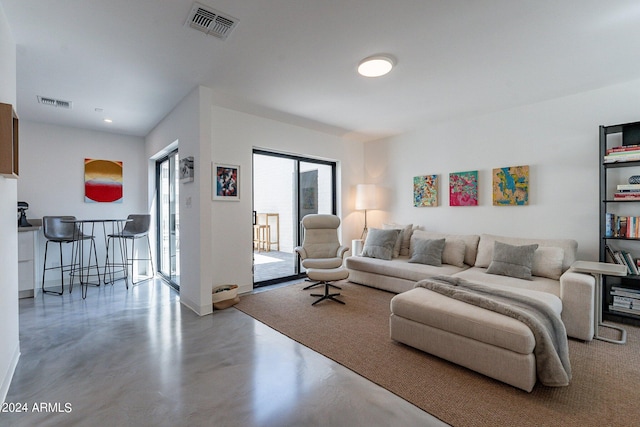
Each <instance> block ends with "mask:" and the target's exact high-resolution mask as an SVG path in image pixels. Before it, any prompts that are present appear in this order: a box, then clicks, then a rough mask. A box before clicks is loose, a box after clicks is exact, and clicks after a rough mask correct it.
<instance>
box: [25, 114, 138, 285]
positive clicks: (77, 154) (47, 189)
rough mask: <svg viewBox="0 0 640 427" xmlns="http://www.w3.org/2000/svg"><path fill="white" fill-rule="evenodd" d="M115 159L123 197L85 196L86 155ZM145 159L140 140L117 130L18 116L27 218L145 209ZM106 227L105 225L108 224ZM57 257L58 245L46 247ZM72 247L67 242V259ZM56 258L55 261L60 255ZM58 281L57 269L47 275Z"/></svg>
mask: <svg viewBox="0 0 640 427" xmlns="http://www.w3.org/2000/svg"><path fill="white" fill-rule="evenodd" d="M85 158H91V159H104V160H119V161H122V162H123V165H122V166H123V171H122V173H123V176H122V178H123V200H122V203H86V202H85V201H84V159H85ZM145 166H146V162H145V157H144V140H143V139H142V138H138V137H134V136H124V135H117V134H112V133H106V132H97V131H91V130H83V129H76V128H70V127H65V126H55V125H50V124H42V123H35V122H25V121H21V122H20V179H19V181H18V198H19V199H20V200H22V201H26V202H27V203H29V210H28V211H27V218H42V217H43V216H45V215H74V216H76V217H77V218H80V219H91V218H94V219H102V218H103V219H109V218H126V217H127V215H129V214H132V213H147V212H148V210H147V203H146V202H147V193H146V184H147V182H146V178H147V175H146V167H145ZM107 231H109V230H107ZM95 235H96V237H97V238H98V242H97V248H98V257H99V259H100V260H102V259H103V257H104V243H103V242H104V240H102V238H103V233H102V228H99V229H96V231H95ZM39 237H40V257H39V259H40V260H43V259H44V245H45V241H46V240H45V238H44V236H43V234H42V231H40V236H39ZM50 249H51V250H54V252H53V254H54V255H55V256H53V257H49V259H48V260H47V265H48V266H52V265H53V264H52V263H53V262H56V256H57V253H58V252H57V247H56V246H52V247H50ZM69 251H70V248H69V247H67V248H65V256H66V257H67V258H65V259H69V258H68V257H70V254H69ZM58 262H59V261H58ZM53 280H55V281H57V282H59V279H57V274H56V273H55V272H52V273H50V274H48V275H47V282H48V281H53Z"/></svg>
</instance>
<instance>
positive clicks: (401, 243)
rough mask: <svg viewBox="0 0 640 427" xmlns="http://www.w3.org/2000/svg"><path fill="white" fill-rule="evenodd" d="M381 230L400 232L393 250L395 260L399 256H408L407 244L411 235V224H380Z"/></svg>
mask: <svg viewBox="0 0 640 427" xmlns="http://www.w3.org/2000/svg"><path fill="white" fill-rule="evenodd" d="M382 228H383V229H385V230H400V233H399V234H398V240H397V241H396V246H395V247H394V248H393V256H394V257H395V258H397V257H398V256H400V255H404V256H406V255H409V242H410V240H411V234H412V233H413V224H408V225H402V224H395V223H389V224H382Z"/></svg>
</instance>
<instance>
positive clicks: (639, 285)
mask: <svg viewBox="0 0 640 427" xmlns="http://www.w3.org/2000/svg"><path fill="white" fill-rule="evenodd" d="M638 128H640V122H631V123H623V124H618V125H613V126H600V150H599V151H600V153H599V154H600V158H599V161H600V168H599V169H600V172H599V178H600V217H599V218H600V237H601V238H600V247H599V249H600V251H599V252H600V254H599V257H600V262H606V261H607V255H606V251H605V245H607V242H608V241H611V240H613V241H628V242H638V241H640V237H639V238H628V237H606V234H605V233H606V213H607V210H608V207H609V205H611V204H618V203H623V204H624V203H640V200H612V199H610V198H608V195H607V172H608V170H609V169H617V168H627V167H638V166H640V160H634V161H627V162H614V163H604V161H603V160H604V157H605V155H606V152H607V148H608V147H607V136H608V135H613V134H620V133H623V132H624V131H625V130H627V129H634V130H637V129H638ZM638 216H640V209H639V212H638ZM638 250H639V251H640V246H639V247H638ZM612 286H620V287H625V288H629V289H640V275H633V276H631V275H629V276H625V277H615V276H607V275H603V276H602V292H603V294H604V295H602V305H603V307H602V315H603V318H604V319H605V320H609V321H613V322H619V323H624V324H632V325H636V326H638V325H640V315H638V316H636V315H634V314H631V313H621V312H614V311H612V310H609V304H611V303H612V302H613V298H612V296H611V287H612Z"/></svg>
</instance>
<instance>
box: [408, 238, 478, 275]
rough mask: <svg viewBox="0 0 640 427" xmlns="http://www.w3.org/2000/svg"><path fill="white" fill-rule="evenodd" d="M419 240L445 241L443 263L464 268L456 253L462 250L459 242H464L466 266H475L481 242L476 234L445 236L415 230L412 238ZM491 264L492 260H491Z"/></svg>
mask: <svg viewBox="0 0 640 427" xmlns="http://www.w3.org/2000/svg"><path fill="white" fill-rule="evenodd" d="M411 237H412V238H413V237H416V238H419V239H431V240H433V239H445V248H444V252H443V254H442V262H444V263H445V264H450V265H457V266H458V267H462V266H461V265H459V261H457V260H458V259H459V256H458V255H457V254H456V252H455V251H459V250H461V249H462V245H460V243H459V242H457V241H462V242H464V257H463V259H464V264H467V265H474V263H475V262H476V254H477V252H478V241H479V240H480V236H478V235H475V234H444V233H435V232H431V231H424V230H414V231H413V235H412V236H411ZM489 262H491V260H489Z"/></svg>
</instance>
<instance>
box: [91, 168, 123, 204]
mask: <svg viewBox="0 0 640 427" xmlns="http://www.w3.org/2000/svg"><path fill="white" fill-rule="evenodd" d="M84 201H85V202H87V203H122V162H119V161H114V160H96V159H84Z"/></svg>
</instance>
